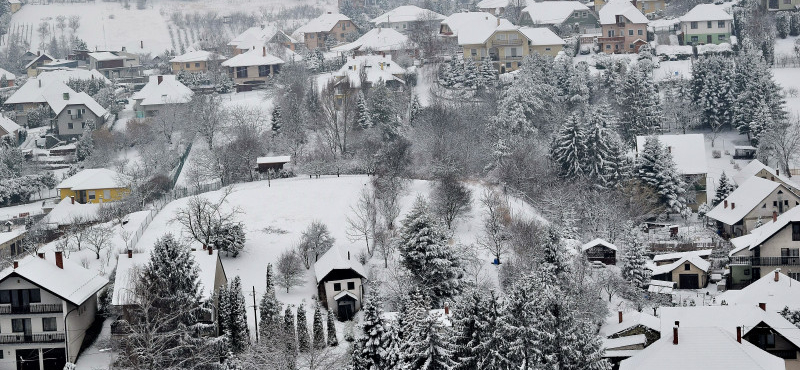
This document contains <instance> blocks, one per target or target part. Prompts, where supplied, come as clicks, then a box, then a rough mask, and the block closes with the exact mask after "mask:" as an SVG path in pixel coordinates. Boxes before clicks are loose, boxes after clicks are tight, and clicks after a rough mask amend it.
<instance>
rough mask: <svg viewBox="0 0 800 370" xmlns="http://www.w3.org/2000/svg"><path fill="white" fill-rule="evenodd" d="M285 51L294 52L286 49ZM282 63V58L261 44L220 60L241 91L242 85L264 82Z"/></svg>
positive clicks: (278, 71)
mask: <svg viewBox="0 0 800 370" xmlns="http://www.w3.org/2000/svg"><path fill="white" fill-rule="evenodd" d="M286 52H287V53H292V54H294V52H291V50H288V49H286ZM284 63H285V61H284V60H283V59H281V58H280V57H278V56H275V55H273V54H272V53H270V52H268V51H267V47H266V46H262V47H260V48H255V49H252V50H250V51H247V52H245V53H242V54H239V55H236V56H234V57H233V58H231V59H228V60H226V61H224V62H222V66H223V67H227V68H228V73H229V74H230V76H231V79H233V81H234V82H235V83H236V85H237V89H238V90H239V91H242V90H243V89H242V86H254V85H263V84H265V83H266V82H267V81H269V80H270V79H271V78H273V77H274V76H275V75H276V74H278V73H280V70H281V66H282V65H283V64H284Z"/></svg>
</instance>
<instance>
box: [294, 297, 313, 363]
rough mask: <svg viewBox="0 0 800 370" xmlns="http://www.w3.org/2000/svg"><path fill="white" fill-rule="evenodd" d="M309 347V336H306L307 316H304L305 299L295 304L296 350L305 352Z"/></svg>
mask: <svg viewBox="0 0 800 370" xmlns="http://www.w3.org/2000/svg"><path fill="white" fill-rule="evenodd" d="M310 347H311V338H309V336H308V318H307V317H306V301H305V300H303V301H302V302H300V305H299V306H297V350H298V351H300V352H306V351H308V350H309V348H310Z"/></svg>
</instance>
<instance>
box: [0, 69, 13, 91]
mask: <svg viewBox="0 0 800 370" xmlns="http://www.w3.org/2000/svg"><path fill="white" fill-rule="evenodd" d="M3 79H5V82H2V81H3ZM16 82H17V76H14V74H13V73H11V72H9V71H6V70H5V69H2V68H0V88H3V87H12V86H15V83H16Z"/></svg>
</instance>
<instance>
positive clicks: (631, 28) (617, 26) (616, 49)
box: [597, 17, 647, 54]
mask: <svg viewBox="0 0 800 370" xmlns="http://www.w3.org/2000/svg"><path fill="white" fill-rule="evenodd" d="M620 19H621V20H624V23H614V24H604V25H602V27H601V28H602V30H603V33H602V35H601V36H600V37H598V39H597V43H598V45H599V46H600V49H601V51H603V52H605V53H609V54H610V53H638V52H639V47H638V46H637V45H635V43H636V41H637V40H638V39H642V40H645V41H647V24H646V23H631V22H630V21H629V20H627V19H625V18H624V17H620ZM631 32H632V33H633V34H631Z"/></svg>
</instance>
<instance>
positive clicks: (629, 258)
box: [621, 225, 650, 289]
mask: <svg viewBox="0 0 800 370" xmlns="http://www.w3.org/2000/svg"><path fill="white" fill-rule="evenodd" d="M628 228H629V231H630V232H629V234H628V236H627V237H626V241H625V242H626V246H625V249H624V251H623V257H622V269H621V270H622V277H623V278H624V279H625V280H626V281H627V282H628V283H629V284H631V285H632V286H634V287H636V288H640V289H644V288H646V287H647V284H649V283H650V272H649V270H647V268H646V263H647V255H646V254H645V246H644V243H643V242H642V240H641V239H640V238H639V237H638V235H637V234H636V231H635V229H634V227H633V225H628Z"/></svg>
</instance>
